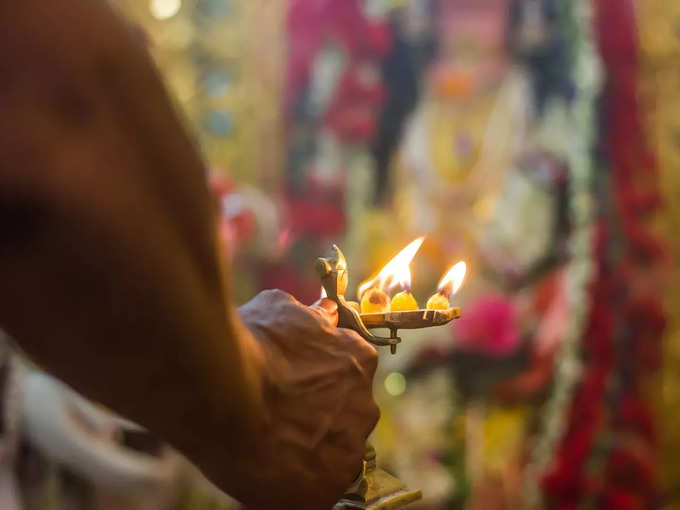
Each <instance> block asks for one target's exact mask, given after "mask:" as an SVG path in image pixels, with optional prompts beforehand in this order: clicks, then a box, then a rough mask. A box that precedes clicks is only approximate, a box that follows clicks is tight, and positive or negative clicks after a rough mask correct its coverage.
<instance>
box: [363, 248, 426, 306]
mask: <svg viewBox="0 0 680 510" xmlns="http://www.w3.org/2000/svg"><path fill="white" fill-rule="evenodd" d="M424 240H425V238H424V237H419V238H418V239H416V240H415V241H413V242H411V243H410V244H409V245H408V246H406V248H404V249H403V250H401V251H400V252H399V253H398V254H397V255H396V256H395V257H394V258H393V259H392V260H390V261H389V262H388V263H387V264H385V267H383V268H382V269H381V270H380V272H379V273H378V275H377V276H376V277H375V278H372V279H370V280H368V281H366V282H364V283H362V284H361V285H360V286H359V298H361V296H363V294H364V292H366V291H367V290H368V289H372V288H378V289H381V290H382V289H385V288H387V289H388V290H391V289H393V288H394V287H397V286H401V288H403V289H410V288H411V268H410V265H411V261H412V260H413V257H415V256H416V253H418V250H419V249H420V246H421V245H422V244H423V241H424Z"/></svg>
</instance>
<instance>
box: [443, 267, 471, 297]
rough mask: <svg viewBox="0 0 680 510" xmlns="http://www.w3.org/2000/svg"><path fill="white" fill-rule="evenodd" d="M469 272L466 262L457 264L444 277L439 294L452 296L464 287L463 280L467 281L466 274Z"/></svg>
mask: <svg viewBox="0 0 680 510" xmlns="http://www.w3.org/2000/svg"><path fill="white" fill-rule="evenodd" d="M466 272H467V264H465V262H462V261H461V262H458V263H457V264H455V265H454V266H453V267H452V268H451V269H449V272H448V273H446V274H445V275H444V277H443V278H442V279H441V281H440V282H439V287H438V290H439V293H440V294H443V295H445V296H452V295H453V294H455V293H456V292H458V290H459V289H460V288H461V286H462V285H463V280H465V273H466Z"/></svg>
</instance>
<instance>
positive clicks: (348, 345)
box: [338, 328, 378, 380]
mask: <svg viewBox="0 0 680 510" xmlns="http://www.w3.org/2000/svg"><path fill="white" fill-rule="evenodd" d="M338 333H339V335H340V341H341V342H342V344H343V345H344V346H345V349H347V350H348V351H349V352H351V353H352V354H353V355H354V357H355V358H356V360H357V362H358V363H359V365H360V366H361V368H362V370H361V371H362V372H363V373H364V374H365V375H366V376H367V377H368V379H369V380H373V376H374V375H375V372H376V370H377V368H378V351H377V350H376V348H375V347H374V346H373V345H372V344H370V343H369V342H367V341H366V340H364V339H363V337H362V336H361V335H359V333H357V332H356V331H354V330H351V329H344V328H339V329H338Z"/></svg>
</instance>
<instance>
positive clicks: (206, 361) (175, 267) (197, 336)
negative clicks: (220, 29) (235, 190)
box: [0, 0, 262, 450]
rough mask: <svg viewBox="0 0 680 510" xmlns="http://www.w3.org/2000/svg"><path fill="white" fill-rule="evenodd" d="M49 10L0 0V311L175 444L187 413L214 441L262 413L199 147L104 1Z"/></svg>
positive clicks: (58, 364)
mask: <svg viewBox="0 0 680 510" xmlns="http://www.w3.org/2000/svg"><path fill="white" fill-rule="evenodd" d="M53 9H54V6H49V5H48V4H46V3H45V2H40V1H27V2H23V3H20V4H12V5H10V4H9V3H7V2H4V3H2V4H0V20H2V21H0V34H2V35H0V61H2V62H3V65H6V67H7V69H6V71H7V72H4V73H3V80H4V81H3V82H2V84H0V87H2V91H1V92H2V94H0V96H1V97H0V111H1V113H2V116H3V119H4V120H3V122H4V123H5V125H7V126H10V127H11V128H10V129H8V130H5V129H3V131H2V133H0V213H2V214H0V281H2V282H3V291H2V295H1V296H0V324H1V325H2V326H3V327H4V328H5V329H7V331H8V332H9V333H11V334H12V335H13V336H14V337H15V338H16V339H17V340H18V341H19V343H20V345H21V346H22V347H23V348H24V349H25V350H26V351H27V352H28V353H29V354H30V355H32V356H33V357H34V358H35V359H36V360H37V361H38V362H39V363H41V364H42V365H43V366H45V367H46V368H48V369H49V370H51V371H52V372H54V373H55V374H56V375H57V376H59V377H61V378H62V379H63V380H65V381H66V382H68V383H70V384H72V385H73V386H74V387H75V388H76V389H78V390H79V391H81V392H83V393H84V394H85V395H87V396H89V397H91V398H94V399H96V400H98V401H100V402H102V403H104V404H106V405H109V406H110V407H112V408H113V409H114V410H116V411H118V412H120V413H123V414H125V415H127V416H128V417H130V418H132V419H133V420H136V421H138V422H140V423H141V424H142V425H145V426H147V427H149V428H151V429H152V430H153V431H154V432H156V433H158V434H161V435H164V436H165V437H166V439H168V440H170V441H171V442H173V443H175V444H176V445H178V446H180V447H181V448H183V449H186V450H191V449H193V448H194V447H197V446H196V445H193V444H192V438H193V437H196V435H197V434H200V430H196V427H197V424H201V426H204V427H211V426H214V427H222V428H225V427H226V430H224V432H225V437H224V439H225V441H229V440H230V437H234V436H238V435H239V434H240V433H241V432H242V431H240V430H238V427H239V425H240V426H241V427H247V424H248V420H249V419H253V420H255V421H257V420H259V419H261V417H262V416H261V414H262V408H261V405H260V404H261V400H260V399H261V392H260V388H259V385H260V381H259V375H258V370H257V367H256V364H257V363H258V352H257V346H256V344H255V343H254V342H253V341H252V340H251V338H250V336H249V335H248V334H247V333H246V332H244V330H243V329H242V326H241V325H240V322H239V321H238V319H237V318H235V314H234V313H233V312H232V311H230V310H231V305H230V302H229V295H228V292H227V291H225V285H224V282H225V281H227V278H228V275H225V274H224V271H223V270H222V269H221V268H220V265H219V263H218V257H217V256H216V243H215V240H214V229H213V223H212V220H211V210H210V200H209V197H208V193H207V190H206V188H205V179H204V172H203V168H202V164H201V161H200V158H199V157H198V155H197V153H196V150H195V149H194V147H193V145H192V143H191V141H190V140H189V139H188V138H187V136H186V134H185V133H184V131H183V129H182V127H181V125H180V122H179V121H178V119H177V116H176V115H175V113H174V112H173V111H172V109H171V107H170V102H169V101H168V99H167V96H166V93H165V91H164V90H163V87H162V86H161V84H160V81H159V79H158V77H157V76H156V73H155V71H154V70H153V68H152V66H151V64H150V62H149V61H148V58H147V57H146V56H145V55H143V53H142V52H141V51H139V48H137V47H136V46H135V43H134V41H133V40H132V38H131V36H130V35H129V34H128V33H127V31H126V29H125V27H123V26H122V24H120V23H119V22H117V21H116V20H115V18H114V17H113V16H111V14H110V13H109V12H108V10H107V9H106V7H104V6H102V5H100V4H99V2H92V1H91V0H65V1H63V2H60V5H59V12H60V21H61V24H59V25H54V23H53V19H54V18H53V13H52V12H50V11H52V10H53ZM206 409H212V410H214V414H213V415H206V414H205V410H206ZM199 410H200V413H201V414H200V416H199V415H198V413H199ZM211 421H214V422H215V423H214V424H212V423H210V422H211ZM229 427H231V428H232V429H231V430H230V429H229ZM238 443H239V442H238V441H237V440H234V447H237V446H238Z"/></svg>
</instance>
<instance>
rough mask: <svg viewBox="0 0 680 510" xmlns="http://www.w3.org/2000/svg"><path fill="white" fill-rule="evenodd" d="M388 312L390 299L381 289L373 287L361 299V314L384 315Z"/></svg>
mask: <svg viewBox="0 0 680 510" xmlns="http://www.w3.org/2000/svg"><path fill="white" fill-rule="evenodd" d="M389 311H390V297H389V296H388V295H387V294H386V293H385V292H384V291H383V290H381V289H379V288H377V287H373V288H371V289H368V290H367V291H366V292H364V295H363V296H362V298H361V313H386V312H389Z"/></svg>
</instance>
